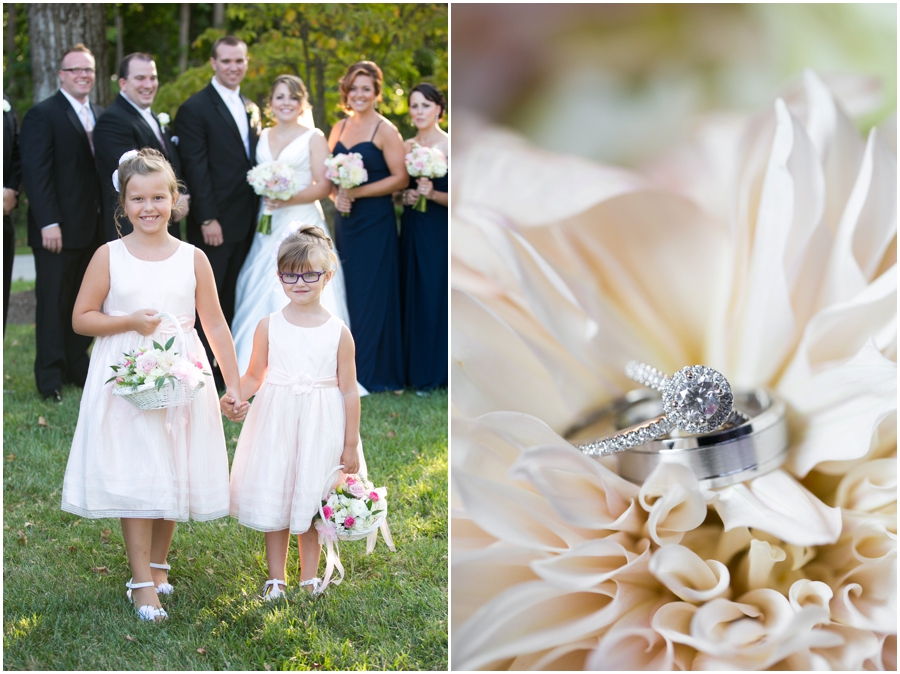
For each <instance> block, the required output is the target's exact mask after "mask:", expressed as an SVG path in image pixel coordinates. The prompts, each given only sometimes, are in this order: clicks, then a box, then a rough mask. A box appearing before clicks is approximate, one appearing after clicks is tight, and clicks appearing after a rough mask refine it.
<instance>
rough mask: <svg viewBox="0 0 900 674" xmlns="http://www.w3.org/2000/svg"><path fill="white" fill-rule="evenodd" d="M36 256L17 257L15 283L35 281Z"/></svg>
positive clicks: (14, 266)
mask: <svg viewBox="0 0 900 674" xmlns="http://www.w3.org/2000/svg"><path fill="white" fill-rule="evenodd" d="M34 276H35V274H34V255H16V260H15V262H13V276H12V277H13V281H34Z"/></svg>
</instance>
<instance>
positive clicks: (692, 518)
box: [640, 463, 706, 545]
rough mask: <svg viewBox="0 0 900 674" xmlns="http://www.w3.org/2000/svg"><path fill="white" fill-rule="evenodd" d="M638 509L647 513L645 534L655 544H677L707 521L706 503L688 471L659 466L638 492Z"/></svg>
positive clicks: (665, 465)
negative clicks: (685, 535)
mask: <svg viewBox="0 0 900 674" xmlns="http://www.w3.org/2000/svg"><path fill="white" fill-rule="evenodd" d="M640 503H641V507H642V508H643V509H644V510H646V511H647V512H648V513H650V516H649V517H648V518H647V532H648V535H649V536H650V538H652V539H653V541H654V542H655V543H656V544H657V545H666V544H670V543H678V542H680V541H681V539H682V537H683V536H684V532H685V531H690V530H691V529H694V528H696V527H698V526H700V525H701V524H702V523H703V520H704V519H706V501H705V499H704V497H703V495H702V494H701V493H700V483H699V482H698V481H697V476H696V475H694V473H693V472H692V471H691V469H690V468H687V467H686V466H682V465H680V464H676V463H661V464H659V466H657V467H656V468H655V469H654V471H653V472H652V473H651V474H650V475H649V476H648V477H647V479H646V480H645V481H644V484H643V485H642V486H641V491H640Z"/></svg>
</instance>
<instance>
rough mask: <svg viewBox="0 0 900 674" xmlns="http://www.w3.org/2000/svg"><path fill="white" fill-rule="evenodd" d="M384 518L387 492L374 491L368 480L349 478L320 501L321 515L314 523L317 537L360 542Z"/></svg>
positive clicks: (382, 489)
mask: <svg viewBox="0 0 900 674" xmlns="http://www.w3.org/2000/svg"><path fill="white" fill-rule="evenodd" d="M385 515H387V489H385V488H384V487H378V488H375V487H374V486H373V484H372V483H371V482H369V481H368V480H365V479H362V478H360V477H359V476H357V475H348V476H347V480H346V481H345V482H342V483H341V484H339V485H338V486H337V487H335V488H334V489H332V490H331V493H330V494H329V495H328V498H327V499H326V500H324V501H322V508H321V512H320V513H319V514H317V515H316V516H315V518H314V519H315V527H316V530H317V531H318V532H319V533H320V535H331V536H332V537H337V538H339V539H341V540H359V539H360V538H365V537H366V536H368V535H369V534H370V533H372V532H373V531H374V530H375V529H377V528H378V527H379V526H380V525H381V522H382V521H383V520H384V517H385Z"/></svg>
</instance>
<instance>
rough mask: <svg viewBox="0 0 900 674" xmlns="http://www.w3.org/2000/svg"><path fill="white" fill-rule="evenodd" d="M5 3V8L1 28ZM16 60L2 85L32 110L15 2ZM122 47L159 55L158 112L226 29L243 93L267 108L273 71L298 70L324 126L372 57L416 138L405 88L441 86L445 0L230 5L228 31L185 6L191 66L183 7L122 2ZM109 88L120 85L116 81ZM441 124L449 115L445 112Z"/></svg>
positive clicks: (167, 108)
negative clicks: (345, 84) (349, 80)
mask: <svg viewBox="0 0 900 674" xmlns="http://www.w3.org/2000/svg"><path fill="white" fill-rule="evenodd" d="M8 6H9V5H8V3H4V7H3V23H4V27H5V26H6V24H7V19H8V9H7V8H8ZM16 7H17V8H18V12H17V20H16V39H15V50H14V57H13V58H9V57H7V55H6V54H4V62H3V65H4V90H5V91H6V92H7V93H8V94H9V95H10V96H11V97H12V98H13V101H14V103H15V104H16V109H17V112H18V113H19V116H20V118H21V116H22V115H24V113H25V111H26V110H27V109H28V108H29V107H30V101H31V90H32V87H31V62H30V57H29V49H28V22H27V16H26V10H25V5H24V4H21V3H18V4H17V5H16ZM113 8H114V5H113V4H109V5H108V6H107V16H108V25H109V29H108V31H107V37H108V40H109V53H110V59H111V61H110V72H112V73H115V72H116V71H117V69H118V63H114V62H113V61H114V60H115V44H116V29H115V23H114V20H113ZM119 11H120V12H121V14H122V20H123V46H124V50H125V53H126V54H129V53H131V52H135V51H142V52H148V53H150V54H152V55H153V56H154V58H155V59H156V66H157V71H158V72H159V78H160V83H161V84H160V88H159V93H158V94H157V96H156V101H155V102H154V104H153V109H154V111H156V112H168V113H169V114H170V115H173V116H174V114H175V113H176V112H177V110H178V106H179V105H181V103H182V102H183V101H184V100H185V99H186V98H187V97H188V96H190V95H192V94H194V93H196V92H197V91H199V90H200V89H202V88H203V87H204V86H206V85H207V84H208V83H209V80H210V78H211V77H212V68H211V67H210V66H209V53H210V48H211V47H212V44H213V42H215V41H216V39H218V38H219V37H221V36H222V35H225V34H226V32H227V33H230V34H233V35H237V36H238V37H240V38H242V39H243V40H245V41H246V42H247V44H248V45H249V47H250V57H251V58H250V68H249V70H248V72H247V78H246V79H245V80H244V83H243V85H242V87H241V92H242V93H243V94H244V95H246V96H248V97H250V98H252V99H253V100H254V101H256V103H257V104H259V105H260V107H261V108H265V107H266V99H267V97H268V94H269V87H270V85H271V82H272V80H273V79H275V77H276V76H277V75H280V74H282V73H292V74H295V75H299V76H300V77H301V78H302V79H303V81H304V82H305V83H306V86H307V88H308V89H309V92H310V102H311V104H312V106H313V113H314V115H315V118H316V123H317V125H318V126H319V127H320V128H322V129H323V130H324V131H325V132H326V133H327V132H328V131H329V130H330V129H331V127H332V126H333V125H334V123H335V122H337V121H338V120H339V119H340V118H341V117H342V111H341V109H340V98H339V94H338V84H339V81H340V78H341V77H342V76H343V74H344V72H345V70H346V68H347V66H348V65H350V64H351V63H353V62H355V61H359V60H361V59H368V60H371V61H375V62H376V63H377V64H378V65H379V66H380V67H381V69H382V70H383V72H384V76H385V86H384V93H383V97H384V100H383V102H382V103H381V104H380V107H379V109H380V111H381V112H382V114H384V115H385V116H386V117H387V118H388V119H390V120H391V121H392V122H393V123H394V124H396V125H397V127H398V128H399V129H400V131H401V133H402V134H403V136H404V137H409V136H412V135H414V133H415V129H414V128H413V127H412V126H411V124H410V121H409V117H408V115H407V95H408V92H409V90H410V89H411V88H412V87H413V86H415V85H416V84H418V83H419V82H423V81H427V82H431V83H433V84H434V85H436V86H437V87H439V88H440V89H441V90H443V91H444V92H445V93H446V92H447V81H448V77H447V39H448V25H447V24H448V8H447V5H446V4H442V3H422V4H416V3H410V4H381V3H378V4H335V3H322V4H319V3H310V4H289V3H269V4H265V3H261V4H228V5H227V9H226V30H224V31H223V30H215V29H213V28H211V26H212V4H211V3H197V4H191V23H190V36H191V40H192V42H191V47H190V51H189V54H188V69H187V70H186V71H185V72H184V73H181V74H179V73H178V28H179V22H180V5H179V4H176V3H120V4H119ZM111 84H112V89H113V92H116V91H118V87H117V85H116V82H115V81H113V82H112V83H111ZM445 122H446V119H445Z"/></svg>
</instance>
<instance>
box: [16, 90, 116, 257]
mask: <svg viewBox="0 0 900 674" xmlns="http://www.w3.org/2000/svg"><path fill="white" fill-rule="evenodd" d="M91 110H93V112H94V118H95V119H99V118H100V113H101V112H102V109H101V108H99V107H97V106H95V105H94V104H93V103H92V104H91ZM19 146H20V148H21V152H22V180H23V182H24V185H25V192H26V194H27V195H28V245H29V246H31V247H32V248H43V245H42V243H41V241H42V237H41V229H42V228H43V227H46V226H47V225H51V224H53V223H54V222H57V223H59V226H60V229H61V230H62V242H63V248H89V247H91V246H94V245H96V244H97V242H98V240H99V235H100V228H101V223H102V215H101V212H100V204H101V196H100V180H99V178H98V177H97V167H96V165H95V164H94V155H93V154H92V153H91V146H90V144H89V142H88V137H87V132H85V130H84V127H83V126H82V125H81V120H80V119H78V115H77V114H75V110H74V108H72V104H71V103H69V101H68V99H67V98H66V97H65V96H64V95H63V93H62V92H61V91H57V92H56V94H55V95H53V96H51V97H50V98H47V99H45V100H43V101H41V102H40V103H38V104H37V105H35V106H34V107H32V108H31V109H30V110H29V111H28V112H27V113H25V118H24V119H23V120H22V130H21V132H20V133H19Z"/></svg>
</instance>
